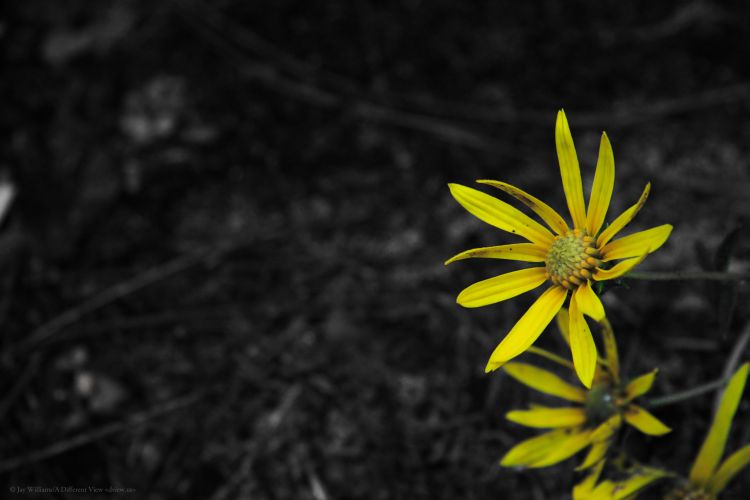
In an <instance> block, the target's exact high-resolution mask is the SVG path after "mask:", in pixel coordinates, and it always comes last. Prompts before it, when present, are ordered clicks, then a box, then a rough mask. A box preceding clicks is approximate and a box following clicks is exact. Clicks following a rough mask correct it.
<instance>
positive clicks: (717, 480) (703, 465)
mask: <svg viewBox="0 0 750 500" xmlns="http://www.w3.org/2000/svg"><path fill="white" fill-rule="evenodd" d="M748 368H750V363H745V364H744V365H742V366H741V367H740V369H739V370H737V372H736V373H735V374H734V375H733V376H732V378H731V379H730V380H729V384H727V388H726V390H725V391H724V395H723V396H722V397H721V403H720V404H719V409H718V411H717V412H716V416H714V421H713V423H712V424H711V429H710V430H709V431H708V436H706V440H705V441H704V442H703V446H701V450H700V452H698V456H697V457H696V458H695V462H694V463H693V467H692V469H690V475H689V476H688V479H687V480H686V481H684V480H683V482H682V484H680V485H679V486H678V487H676V488H675V489H674V490H672V491H671V492H670V493H669V494H668V495H667V496H666V497H665V498H666V500H679V499H686V500H687V499H691V500H712V499H715V498H717V495H718V494H719V493H721V492H722V490H724V488H726V486H727V484H728V483H729V481H731V480H732V478H734V476H736V475H737V474H738V473H739V472H740V471H741V470H742V469H744V468H745V467H747V465H748V464H750V444H748V445H745V446H743V447H742V448H740V449H739V450H737V451H735V452H734V453H732V454H731V455H730V456H729V458H727V459H726V460H724V461H723V462H722V463H721V465H719V461H720V460H721V456H722V455H723V454H724V446H725V445H726V442H727V436H728V435H729V428H730V427H731V425H732V419H733V418H734V414H735V413H736V412H737V406H738V405H739V403H740V399H741V397H742V392H743V390H744V389H745V381H746V380H747V374H748Z"/></svg>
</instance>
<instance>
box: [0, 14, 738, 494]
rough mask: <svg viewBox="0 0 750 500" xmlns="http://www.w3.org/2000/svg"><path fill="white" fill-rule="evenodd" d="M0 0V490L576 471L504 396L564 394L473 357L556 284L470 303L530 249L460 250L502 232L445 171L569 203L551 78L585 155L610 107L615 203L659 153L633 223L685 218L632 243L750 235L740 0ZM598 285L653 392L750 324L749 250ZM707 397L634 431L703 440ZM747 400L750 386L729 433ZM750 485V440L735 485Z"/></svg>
mask: <svg viewBox="0 0 750 500" xmlns="http://www.w3.org/2000/svg"><path fill="white" fill-rule="evenodd" d="M3 10H4V13H3V14H2V20H1V21H0V50H1V51H2V56H1V57H2V78H1V79H0V92H1V95H2V97H3V98H2V108H3V109H2V113H0V124H1V125H0V127H1V128H2V133H3V138H4V139H3V141H2V148H1V150H0V202H2V203H0V205H2V207H0V208H2V209H3V210H2V211H3V220H2V227H1V228H0V271H1V272H0V328H1V329H0V343H1V344H0V347H1V348H2V356H1V357H0V391H1V392H0V394H1V396H0V431H1V432H0V450H1V454H0V483H1V486H0V487H1V488H2V490H0V491H1V493H0V496H2V497H7V496H8V495H9V494H10V493H8V492H9V491H10V490H9V488H11V487H14V486H17V487H27V486H39V487H54V486H58V487H60V486H63V487H75V488H80V487H88V486H95V487H102V488H107V487H121V488H130V489H132V490H135V492H132V491H130V492H128V491H122V492H119V493H117V492H116V493H106V492H100V493H99V494H88V493H80V492H70V491H68V492H65V491H61V492H57V493H54V492H53V493H49V496H51V497H54V498H82V497H84V496H85V497H90V498H113V497H122V498H154V499H177V498H180V499H182V498H195V499H212V500H213V499H216V500H218V499H233V498H248V499H312V500H329V499H330V500H333V499H391V498H395V499H400V498H404V499H406V498H408V499H415V498H430V499H455V498H466V499H485V498H519V499H527V498H528V499H543V498H564V497H565V496H566V495H568V494H569V493H568V492H569V491H570V487H571V485H572V484H573V481H574V480H575V479H576V478H577V476H575V475H574V473H573V472H572V469H573V465H574V464H575V463H577V462H575V461H569V462H566V463H564V464H562V465H561V466H558V467H554V468H552V469H549V470H540V471H531V472H519V471H512V470H504V469H501V468H500V467H499V466H498V460H499V458H500V457H501V456H502V455H503V454H504V453H505V452H506V451H507V450H508V449H509V448H510V447H511V446H512V445H513V444H514V443H516V442H518V441H519V440H521V439H522V438H525V437H528V436H531V435H533V434H534V433H533V432H530V431H528V430H527V429H524V428H521V427H519V426H517V425H515V424H511V423H508V422H506V421H505V420H504V418H503V415H504V414H505V412H507V411H508V410H510V409H512V408H519V407H524V406H526V405H527V404H528V403H529V402H544V401H545V400H544V399H543V398H540V396H539V395H538V394H531V393H530V391H528V390H526V389H525V388H522V387H521V386H519V384H517V383H515V382H513V381H511V380H510V379H508V378H507V377H505V376H504V375H503V374H502V373H494V374H491V375H485V374H484V373H483V368H484V365H485V362H486V361H487V359H488V356H489V354H490V352H491V351H492V349H493V348H494V346H495V345H496V344H497V343H498V342H499V341H500V339H501V338H502V337H503V335H504V334H505V333H506V332H507V331H508V329H509V328H510V327H511V326H512V325H513V323H514V322H515V321H516V320H517V318H518V317H519V316H520V315H521V314H522V312H523V311H524V310H525V308H526V307H528V305H529V304H530V303H531V302H532V300H533V299H534V296H535V294H534V293H531V294H526V295H524V296H522V297H519V298H517V299H514V300H512V301H509V302H507V303H503V304H500V305H496V306H491V307H486V308H482V309H479V310H464V309H461V308H460V307H459V306H457V305H456V304H455V303H454V299H455V296H456V294H457V293H458V292H459V291H460V290H461V289H462V288H463V287H465V286H466V285H468V284H470V283H472V282H474V281H477V280H479V279H482V278H486V277H489V276H492V275H495V274H499V273H501V272H505V271H508V270H511V269H514V268H517V267H518V266H517V264H514V263H503V262H500V261H494V262H459V263H456V264H453V265H452V266H450V267H449V268H445V267H444V266H443V264H442V262H443V261H444V260H445V259H447V258H448V257H450V256H451V255H453V254H454V253H457V252H459V251H461V250H464V249H467V248H470V247H473V246H482V245H491V244H501V243H507V242H510V241H511V239H510V238H509V237H508V235H506V234H503V233H501V232H500V231H497V230H494V229H493V228H491V227H490V226H486V225H484V224H482V223H481V222H479V221H477V220H475V219H474V218H473V217H471V216H470V215H468V214H467V213H466V212H465V211H463V209H461V207H460V206H458V204H457V203H456V202H455V201H454V200H453V199H452V198H451V197H450V195H449V193H448V189H447V187H446V183H447V182H461V183H464V184H470V183H473V180H474V179H477V178H494V179H500V180H504V181H508V182H511V183H513V184H515V185H517V186H519V187H521V188H523V189H525V190H528V191H529V192H531V193H533V194H535V195H536V196H538V197H540V198H542V199H544V200H547V201H548V202H549V203H551V204H552V205H553V206H555V207H556V208H558V209H559V210H560V211H561V213H564V212H562V210H563V209H564V207H565V205H564V200H563V198H562V188H561V185H560V179H559V170H558V166H557V159H556V155H555V149H554V121H555V114H556V112H557V109H559V108H561V107H564V108H565V109H566V112H567V114H568V117H569V120H570V123H571V127H572V129H573V135H574V138H575V140H576V145H577V149H578V152H579V156H580V159H581V163H582V169H583V175H584V185H585V186H586V188H588V186H590V183H591V180H592V178H593V169H594V164H595V161H596V155H597V150H598V142H599V136H600V134H601V131H602V130H606V131H607V132H608V134H609V136H610V138H611V140H612V143H613V146H614V150H615V158H616V162H617V180H616V186H615V195H614V198H613V207H612V209H611V212H610V217H611V216H614V215H616V214H617V213H619V212H620V211H621V210H623V209H624V208H626V207H627V206H629V205H631V204H632V203H634V202H635V200H636V199H637V197H638V195H639V194H640V192H641V190H642V189H643V187H644V185H645V184H646V182H647V181H651V182H652V184H653V187H652V194H651V197H650V199H649V201H648V203H647V204H646V207H645V208H644V210H643V211H642V212H641V214H640V215H639V217H638V219H637V220H636V221H635V222H634V223H633V224H632V227H633V229H643V228H646V227H650V226H653V225H658V224H663V223H671V224H673V225H674V226H675V230H674V233H673V235H672V237H671V239H670V241H669V242H668V243H667V244H666V245H665V246H664V247H663V248H662V249H661V250H660V251H659V252H658V253H656V254H654V255H653V256H651V257H650V258H649V259H648V261H647V262H646V263H645V264H644V266H643V267H642V268H641V269H647V270H662V271H663V270H675V269H693V270H695V269H720V270H724V269H729V270H732V271H737V272H747V271H748V269H749V268H750V266H748V262H750V241H749V240H748V237H747V235H746V231H744V230H743V229H742V226H743V223H745V222H747V219H748V216H749V215H750V197H749V196H748V193H749V192H750V191H749V189H750V156H749V154H750V121H749V120H748V112H749V111H750V65H748V63H747V61H748V60H750V31H749V30H748V29H747V26H748V22H749V21H750V7H749V6H748V4H747V3H746V2H742V1H733V2H721V3H719V2H716V3H712V2H708V1H687V2H649V1H633V2H596V3H591V2H581V1H577V2H559V1H541V2H513V3H510V2H507V3H505V2H489V1H485V2H471V3H467V2H450V1H445V0H440V1H430V2H427V1H419V0H411V1H406V2H375V1H365V0H361V1H354V2H350V1H343V0H332V1H328V2H305V1H293V0H279V1H275V2H242V1H239V0H221V1H213V2H208V1H199V0H185V1H183V0H173V1H164V2H149V1H146V0H131V1H127V0H125V1H116V0H89V1H83V0H69V1H66V2H49V1H43V0H27V1H24V2H8V3H7V5H5V6H4V9H3ZM604 301H605V303H606V305H607V311H608V313H609V315H610V317H611V320H612V322H613V324H614V327H615V330H616V332H617V333H618V338H619V341H620V349H621V355H622V358H623V364H624V367H625V368H624V369H625V370H626V371H627V372H628V373H629V374H630V375H638V374H641V373H643V372H645V371H648V370H651V369H653V368H654V367H659V368H660V370H661V371H660V374H659V377H658V379H657V383H656V385H655V387H654V389H653V391H652V394H654V395H664V394H670V393H672V392H675V391H679V390H683V389H686V388H689V387H692V386H694V385H698V384H701V383H704V382H706V381H709V380H714V379H717V378H719V377H721V376H722V372H723V371H724V370H725V367H726V363H727V358H728V357H729V356H730V354H731V353H733V352H735V353H739V356H740V359H747V358H748V355H747V352H746V350H745V352H742V351H739V350H738V349H739V348H738V339H741V335H742V332H743V331H747V326H746V325H747V323H748V320H750V314H749V313H748V309H747V308H746V307H745V306H744V305H743V304H745V303H746V301H747V293H746V289H745V288H744V285H743V284H735V285H732V284H724V285H722V286H719V285H717V284H716V283H704V282H695V281H693V282H677V283H670V282H646V281H627V282H626V283H625V284H624V286H621V287H618V288H615V289H613V290H610V291H609V292H607V294H606V295H605V296H604ZM550 330H553V329H552V328H550ZM748 335H750V333H748ZM745 338H746V337H745ZM556 340H557V339H556V335H554V334H552V332H547V334H545V335H543V336H542V338H541V339H540V345H542V346H544V347H548V348H550V349H554V350H555V351H557V352H560V353H564V350H562V347H561V346H560V344H559V343H557V342H556ZM740 347H741V346H740ZM713 404H714V395H713V394H707V395H704V396H702V397H700V398H695V399H692V400H690V401H688V402H685V403H682V404H680V405H673V406H667V407H664V408H660V409H659V410H658V411H657V410H655V413H656V414H657V415H658V416H659V417H660V418H661V419H662V420H664V421H665V422H666V423H667V424H669V425H670V426H672V427H673V428H674V429H675V431H674V432H673V433H672V434H671V435H669V436H667V437H665V438H661V439H649V438H646V437H644V436H639V435H635V434H632V435H631V434H628V435H627V436H625V438H624V439H623V440H621V441H620V443H619V444H618V446H621V447H623V448H624V449H627V450H628V452H629V453H632V455H633V456H634V457H636V458H637V459H638V460H641V461H644V462H648V463H651V464H653V465H658V466H663V467H668V468H670V469H672V470H675V471H676V472H680V473H683V474H684V473H687V471H688V470H689V467H690V463H691V462H692V460H693V458H694V456H695V454H696V453H697V451H698V448H699V446H700V444H701V442H702V439H703V436H704V435H705V432H706V431H707V429H708V425H709V423H710V418H711V412H712V408H713ZM747 422H748V398H747V397H746V398H745V400H744V402H743V404H742V406H741V408H740V412H739V413H738V417H737V419H736V421H735V426H734V428H733V432H732V434H731V437H730V440H729V443H728V450H729V451H733V450H735V449H737V448H738V447H739V446H740V445H741V444H746V443H748V442H750V425H748V424H747ZM743 491H745V492H747V491H750V481H748V478H747V474H745V476H744V477H742V478H738V479H737V480H735V482H734V483H732V488H730V490H728V491H727V494H726V496H725V498H743V496H742V492H743Z"/></svg>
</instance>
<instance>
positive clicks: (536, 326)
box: [484, 286, 568, 372]
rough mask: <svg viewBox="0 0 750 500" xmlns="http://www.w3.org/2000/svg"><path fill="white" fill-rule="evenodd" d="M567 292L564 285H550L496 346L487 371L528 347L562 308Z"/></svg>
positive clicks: (496, 367)
mask: <svg viewBox="0 0 750 500" xmlns="http://www.w3.org/2000/svg"><path fill="white" fill-rule="evenodd" d="M567 293H568V291H567V290H565V289H564V288H562V287H559V286H551V287H549V288H548V289H547V290H546V291H545V292H544V293H543V294H542V295H541V296H540V297H539V298H538V299H537V300H536V302H534V303H533V304H532V305H531V307H529V310H528V311H526V313H525V314H524V315H523V316H521V319H519V320H518V322H517V323H516V324H515V326H514V327H513V328H512V329H511V330H510V332H509V333H508V335H506V336H505V338H504V339H503V340H502V342H500V345H498V346H497V347H496V348H495V350H494V351H493V353H492V355H491V356H490V360H489V362H487V366H486V367H485V369H484V370H485V372H491V371H492V370H496V369H498V368H500V367H501V366H502V365H503V364H505V363H506V362H507V361H510V360H511V359H513V358H515V357H516V356H518V355H519V354H521V353H522V352H524V351H525V350H526V349H528V348H529V346H530V345H531V344H533V343H534V341H536V339H537V338H539V335H541V334H542V331H543V330H544V329H545V328H546V327H547V325H549V323H550V321H552V318H554V317H555V314H557V311H559V310H560V308H561V307H562V305H563V302H565V296H566V295H567Z"/></svg>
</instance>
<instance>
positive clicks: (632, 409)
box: [625, 404, 672, 436]
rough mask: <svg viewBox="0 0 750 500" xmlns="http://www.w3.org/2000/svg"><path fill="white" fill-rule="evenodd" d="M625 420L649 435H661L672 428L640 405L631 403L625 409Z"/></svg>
mask: <svg viewBox="0 0 750 500" xmlns="http://www.w3.org/2000/svg"><path fill="white" fill-rule="evenodd" d="M625 421H626V422H627V423H629V424H630V425H632V426H633V427H635V428H636V429H638V430H639V431H641V432H642V433H644V434H648V435H649V436H661V435H663V434H666V433H668V432H670V431H671V430H672V429H670V428H669V427H667V426H666V425H664V424H663V423H662V422H661V421H660V420H659V419H658V418H656V417H655V416H653V415H651V414H650V413H649V412H647V411H646V410H644V409H643V408H641V407H640V406H637V405H632V404H631V405H629V406H628V407H627V408H626V410H625Z"/></svg>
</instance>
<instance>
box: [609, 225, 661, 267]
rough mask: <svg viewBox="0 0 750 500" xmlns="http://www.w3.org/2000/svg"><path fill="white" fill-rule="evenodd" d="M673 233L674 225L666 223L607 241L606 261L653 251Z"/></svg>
mask: <svg viewBox="0 0 750 500" xmlns="http://www.w3.org/2000/svg"><path fill="white" fill-rule="evenodd" d="M671 233H672V226H671V225H670V224H664V225H662V226H657V227H652V228H651V229H646V230H645V231H640V232H637V233H633V234H629V235H628V236H624V237H622V238H620V239H619V240H615V241H612V242H610V243H607V244H606V245H605V246H604V248H602V260H603V261H604V262H607V261H610V260H618V259H628V258H630V257H638V256H640V255H643V254H644V253H652V252H655V251H656V250H658V249H659V247H661V246H662V245H663V244H664V242H665V241H667V238H669V235H670V234H671Z"/></svg>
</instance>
